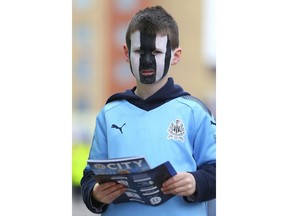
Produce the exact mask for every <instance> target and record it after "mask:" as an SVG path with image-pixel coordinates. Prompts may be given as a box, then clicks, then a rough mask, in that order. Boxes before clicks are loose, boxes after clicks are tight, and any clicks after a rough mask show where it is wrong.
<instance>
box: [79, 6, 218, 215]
mask: <svg viewBox="0 0 288 216" xmlns="http://www.w3.org/2000/svg"><path fill="white" fill-rule="evenodd" d="M124 56H125V60H126V61H127V62H128V63H129V64H130V68H131V72H132V74H133V76H134V77H135V78H136V83H137V85H136V87H134V88H133V89H130V90H126V91H125V92H122V93H117V94H114V95H112V96H111V97H110V98H109V99H108V100H107V102H106V104H105V106H104V107H103V109H102V110H101V111H100V113H99V114H98V116H97V120H96V127H95V131H94V137H93V143H92V146H91V149H90V154H89V158H90V159H96V158H97V159H106V158H119V157H128V156H139V155H141V156H145V158H146V159H147V160H148V162H149V164H150V165H151V167H152V168H153V167H155V166H158V165H159V164H161V163H163V162H165V161H167V160H169V161H170V162H171V164H172V165H173V167H174V168H175V170H176V171H177V174H176V175H175V176H173V177H172V178H170V179H168V180H167V181H166V182H164V183H163V187H162V188H161V190H162V191H163V193H164V194H174V195H175V196H173V197H172V198H171V199H169V200H168V201H166V202H164V203H163V204H161V205H158V206H149V205H144V204H140V203H135V202H129V203H121V204H113V203H112V202H113V200H115V199H116V198H117V197H118V196H120V195H121V194H122V193H125V190H126V189H125V187H124V186H123V185H121V184H116V183H113V182H107V183H103V184H98V183H96V181H95V180H94V179H93V177H92V175H93V172H92V171H91V169H90V167H89V166H88V165H87V166H86V168H85V170H84V174H83V177H82V180H81V187H82V193H83V201H84V203H85V204H86V206H87V208H88V209H89V210H90V211H92V212H94V213H101V214H102V216H111V215H112V216H116V215H117V216H130V215H131V216H135V215H137V216H141V215H149V216H153V215H155V216H156V215H157V216H160V215H165V216H187V215H197V216H202V215H207V206H206V201H208V200H211V199H214V198H215V197H216V140H215V133H216V123H215V120H214V118H213V116H212V114H211V112H210V111H209V109H208V108H207V107H206V106H205V105H204V104H203V103H202V102H201V101H200V100H198V99H196V98H195V97H192V96H191V95H190V94H189V93H187V92H185V91H183V89H182V88H181V87H180V86H179V85H176V84H174V81H173V78H171V77H169V76H168V71H169V67H170V65H176V64H177V63H178V62H179V60H180V56H181V48H180V47H179V35H178V27H177V24H176V22H175V21H174V19H173V17H171V15H170V14H168V13H167V12H166V11H165V10H164V9H163V8H162V7H161V6H155V7H148V8H146V9H144V10H141V11H139V12H138V13H136V14H135V16H134V17H133V18H132V20H131V22H130V24H129V26H128V29H127V33H126V44H125V45H124ZM112 125H117V126H118V127H112ZM120 128H121V131H120Z"/></svg>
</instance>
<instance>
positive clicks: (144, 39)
mask: <svg viewBox="0 0 288 216" xmlns="http://www.w3.org/2000/svg"><path fill="white" fill-rule="evenodd" d="M155 42H156V35H148V34H145V33H142V32H141V33H140V43H141V47H140V50H141V54H140V59H139V61H140V62H139V71H140V81H141V82H142V83H143V84H152V83H155V82H156V74H157V70H156V59H155V56H154V55H153V54H152V52H153V51H155V49H156V47H155ZM151 70H153V71H154V73H153V74H151V75H145V73H142V72H143V71H151Z"/></svg>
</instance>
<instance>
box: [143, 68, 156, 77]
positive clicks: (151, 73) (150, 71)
mask: <svg viewBox="0 0 288 216" xmlns="http://www.w3.org/2000/svg"><path fill="white" fill-rule="evenodd" d="M140 73H141V75H143V76H151V75H153V74H154V73H155V72H154V70H152V69H146V70H141V71H140Z"/></svg>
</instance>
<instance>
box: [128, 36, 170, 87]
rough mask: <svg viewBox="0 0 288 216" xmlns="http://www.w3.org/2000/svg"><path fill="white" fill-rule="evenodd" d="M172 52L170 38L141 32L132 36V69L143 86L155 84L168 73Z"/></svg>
mask: <svg viewBox="0 0 288 216" xmlns="http://www.w3.org/2000/svg"><path fill="white" fill-rule="evenodd" d="M171 56H172V50H171V47H170V43H169V40H168V36H167V35H165V36H161V35H159V34H157V35H147V34H144V33H142V32H140V31H136V32H134V33H133V34H131V46H130V50H129V58H130V68H131V71H132V73H133V75H134V76H135V77H136V79H137V80H139V81H140V82H141V83H143V84H153V83H155V82H158V81H159V80H160V79H162V78H163V77H164V76H165V75H166V74H167V72H168V70H169V66H170V63H171Z"/></svg>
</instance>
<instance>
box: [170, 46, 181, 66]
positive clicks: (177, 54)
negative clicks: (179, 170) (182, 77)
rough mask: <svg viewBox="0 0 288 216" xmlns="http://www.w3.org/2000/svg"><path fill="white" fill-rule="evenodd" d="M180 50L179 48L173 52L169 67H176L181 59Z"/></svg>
mask: <svg viewBox="0 0 288 216" xmlns="http://www.w3.org/2000/svg"><path fill="white" fill-rule="evenodd" d="M181 53H182V49H181V48H180V47H178V48H176V49H175V50H173V56H172V61H171V65H176V64H177V63H178V62H179V61H180V59H181Z"/></svg>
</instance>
